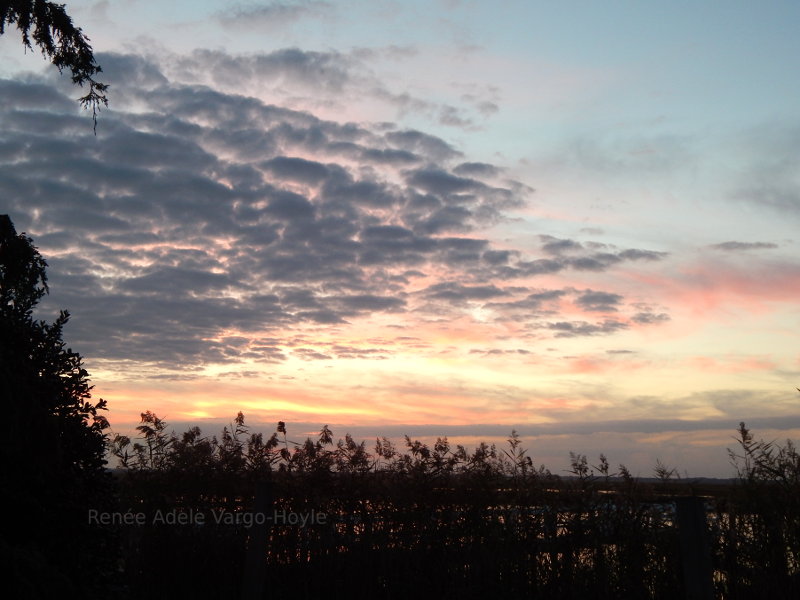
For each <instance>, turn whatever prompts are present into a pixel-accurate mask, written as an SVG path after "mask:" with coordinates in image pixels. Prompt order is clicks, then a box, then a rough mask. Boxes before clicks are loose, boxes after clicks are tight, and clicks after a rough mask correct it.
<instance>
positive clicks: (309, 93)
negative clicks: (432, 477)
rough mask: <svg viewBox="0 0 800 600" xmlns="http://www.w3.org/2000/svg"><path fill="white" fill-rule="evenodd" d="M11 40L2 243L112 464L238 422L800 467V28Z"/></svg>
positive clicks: (186, 8)
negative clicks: (85, 377)
mask: <svg viewBox="0 0 800 600" xmlns="http://www.w3.org/2000/svg"><path fill="white" fill-rule="evenodd" d="M66 9H67V11H68V13H69V14H70V15H71V16H72V17H73V19H74V21H75V23H76V24H77V25H79V26H80V27H82V28H83V30H84V31H85V32H86V33H87V35H88V36H89V37H90V39H91V42H92V45H93V48H94V50H95V55H96V58H97V61H98V63H99V64H100V65H101V67H102V69H103V73H102V76H103V77H102V81H103V82H105V83H108V84H109V85H110V89H109V93H108V99H109V107H108V108H107V109H104V110H103V111H102V112H101V114H100V116H99V122H98V126H97V133H96V135H95V134H94V133H93V130H92V119H91V114H90V113H87V112H85V111H83V110H82V109H81V108H80V107H79V105H78V103H77V102H76V98H77V97H78V96H80V95H82V94H81V91H80V90H79V89H77V88H74V87H73V86H72V85H71V83H70V80H69V77H68V76H67V75H66V74H65V75H62V76H59V73H58V71H57V70H56V69H55V68H54V67H52V66H50V65H49V64H48V63H47V62H46V61H45V60H43V58H42V57H41V55H39V54H38V53H36V52H31V51H28V52H25V51H24V49H23V47H22V44H21V43H20V37H19V35H18V32H17V31H16V30H15V29H14V28H13V27H12V28H9V29H7V31H6V33H5V34H4V35H3V36H0V213H7V214H9V215H10V216H11V218H12V220H13V222H14V223H15V225H16V227H17V230H18V231H24V232H26V233H27V234H28V235H30V236H31V237H32V238H33V239H34V242H35V244H36V245H37V247H38V248H39V250H40V252H41V253H42V254H43V255H44V257H45V258H46V260H47V261H48V264H49V270H48V276H49V283H50V290H51V292H50V295H49V296H48V297H47V298H46V300H45V301H43V303H42V304H41V306H40V310H39V316H40V317H41V318H47V319H51V318H53V316H54V315H55V314H57V311H58V310H59V309H61V308H65V309H68V310H69V311H70V313H71V315H72V318H71V321H70V323H69V324H68V325H67V327H66V329H65V332H64V336H65V339H66V341H67V342H68V344H69V345H70V346H71V347H72V348H73V349H74V350H76V351H78V352H80V353H81V354H82V355H83V357H84V359H85V366H86V368H87V369H88V370H89V372H90V374H91V377H92V383H93V384H94V386H95V388H94V390H93V393H94V396H95V397H96V398H97V397H103V398H105V399H106V400H107V401H108V403H109V406H110V410H109V414H108V417H109V419H110V421H111V424H112V427H113V429H114V431H117V432H122V433H127V432H130V431H131V430H132V429H133V428H134V427H135V425H136V424H137V423H138V421H139V414H140V413H141V412H143V411H145V410H151V411H154V412H156V413H157V414H159V415H161V416H164V417H165V418H166V419H167V421H168V422H169V423H170V424H171V425H172V426H174V427H175V429H176V430H178V431H181V430H183V429H184V428H185V426H188V425H189V424H191V425H194V424H198V425H200V426H201V427H202V428H203V430H204V431H205V432H207V433H216V432H218V431H219V429H220V428H221V426H222V425H223V424H225V423H229V422H230V421H231V420H232V419H233V417H234V416H235V415H236V413H237V412H238V411H242V412H243V413H244V414H245V417H246V419H247V421H248V422H249V423H250V424H251V425H253V427H254V428H256V429H263V430H264V431H268V432H271V431H273V430H274V426H275V423H276V422H277V421H278V420H283V421H286V422H287V428H288V430H289V433H290V437H294V438H295V439H302V438H304V437H305V436H306V435H312V436H313V435H314V433H315V432H318V431H319V430H320V429H321V427H322V426H323V425H325V424H328V425H330V426H331V428H332V429H333V431H334V434H335V435H336V436H337V437H343V436H344V434H345V433H346V432H350V433H352V434H353V435H354V436H355V437H356V438H364V439H367V440H370V439H374V437H375V436H376V435H382V436H383V435H386V436H388V437H395V438H399V437H400V436H402V435H404V434H408V435H410V436H412V437H414V438H419V439H423V440H433V439H435V438H436V437H437V436H445V435H446V436H448V438H449V439H450V440H451V441H453V442H457V443H464V444H467V445H470V444H474V443H476V442H477V441H479V440H486V441H487V442H497V443H498V444H499V445H502V443H503V440H504V439H505V438H506V437H507V436H508V434H509V433H510V432H511V430H512V429H516V431H518V432H519V433H520V435H521V436H522V439H523V444H524V446H525V447H526V448H527V449H528V451H529V454H530V455H531V456H532V457H533V460H534V462H535V463H536V464H537V465H539V464H544V465H545V466H546V467H548V468H550V469H551V470H552V471H553V472H555V473H563V471H564V469H566V468H567V465H568V460H569V452H570V451H574V452H578V453H584V454H587V455H588V456H589V458H590V462H592V461H593V460H594V459H595V457H597V456H598V454H599V453H601V452H602V453H604V454H605V455H606V456H608V458H609V461H610V462H611V463H612V464H619V463H624V464H625V465H627V467H628V468H629V469H630V470H631V471H632V472H633V473H634V474H639V475H642V476H649V475H651V474H652V471H653V468H654V466H655V464H656V461H657V460H660V461H661V462H662V463H664V464H666V465H667V466H669V467H675V468H676V469H677V470H678V472H679V473H680V474H681V475H682V476H685V477H698V476H714V477H728V476H732V475H733V474H734V470H733V467H732V465H731V463H730V460H729V458H728V455H727V452H726V448H733V447H735V441H734V440H733V436H734V435H735V429H736V427H737V425H738V423H739V422H740V421H745V422H746V423H747V424H748V426H750V427H751V428H752V429H753V430H754V433H755V434H756V437H763V438H764V439H766V440H768V441H769V440H773V439H775V440H778V441H781V440H785V439H787V438H793V439H797V438H798V435H799V434H800V393H798V391H797V389H796V388H797V386H798V385H800V346H798V341H800V340H799V339H798V337H799V336H798V316H800V309H799V306H798V302H797V298H798V296H799V295H800V253H799V252H798V248H799V244H800V240H798V235H797V229H798V226H800V175H799V174H800V102H798V99H800V78H798V77H796V73H797V72H798V67H800V38H798V36H797V35H796V29H797V24H798V23H799V22H800V5H798V4H797V3H796V2H761V3H752V2H736V1H731V2H725V3H719V2H699V3H683V2H677V3H670V4H667V3H663V2H623V1H620V2H611V3H609V2H577V1H570V2H561V3H552V2H531V1H526V2H511V1H509V2H483V1H473V2H469V1H463V2H460V1H456V0H450V1H447V0H441V1H438V2H436V1H435V2H414V1H406V2H388V1H380V0H378V1H373V2H348V1H342V2H323V1H313V0H310V1H299V2H297V1H290V0H286V1H283V2H250V3H242V4H237V3H231V2H221V1H218V2H212V1H197V0H195V1H192V2H186V1H183V0H174V1H172V2H169V3H164V2H155V1H151V0H130V1H122V0H119V1H110V0H104V1H100V2H88V1H87V2H80V1H75V2H68V3H67V4H66Z"/></svg>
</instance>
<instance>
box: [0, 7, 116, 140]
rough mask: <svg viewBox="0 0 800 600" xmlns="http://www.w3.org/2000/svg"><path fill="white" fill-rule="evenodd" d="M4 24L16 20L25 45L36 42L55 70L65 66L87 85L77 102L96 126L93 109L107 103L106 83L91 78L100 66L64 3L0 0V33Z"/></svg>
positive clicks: (74, 77)
mask: <svg viewBox="0 0 800 600" xmlns="http://www.w3.org/2000/svg"><path fill="white" fill-rule="evenodd" d="M7 24H8V25H13V24H16V26H17V29H18V30H19V31H20V33H21V34H22V43H23V44H24V45H25V47H26V48H29V49H31V50H33V44H36V46H38V48H39V49H40V50H41V52H42V54H43V55H44V56H45V57H46V58H47V59H48V60H50V62H52V63H53V64H54V65H55V66H56V67H57V68H58V70H59V72H63V71H64V69H69V71H70V73H71V74H72V82H73V83H75V84H77V85H79V86H81V87H83V86H84V85H86V86H88V93H87V94H86V95H85V96H83V97H81V98H79V102H80V103H81V105H82V106H83V107H84V108H91V109H92V119H93V121H94V126H95V129H96V128H97V112H98V111H99V110H100V107H101V105H102V106H108V99H107V98H106V90H107V89H108V86H107V85H106V84H104V83H100V82H99V81H97V80H96V79H95V75H97V74H98V73H100V72H101V71H102V69H101V68H100V66H99V65H98V64H97V63H96V62H95V58H94V52H93V51H92V47H91V46H90V45H89V38H88V37H86V34H84V33H83V30H81V28H80V27H76V26H75V25H74V24H73V23H72V18H71V17H70V16H69V15H68V14H67V12H66V11H65V10H64V5H63V4H55V3H53V2H47V1H46V0H0V34H3V33H5V29H6V25H7Z"/></svg>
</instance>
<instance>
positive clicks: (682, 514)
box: [675, 496, 714, 600]
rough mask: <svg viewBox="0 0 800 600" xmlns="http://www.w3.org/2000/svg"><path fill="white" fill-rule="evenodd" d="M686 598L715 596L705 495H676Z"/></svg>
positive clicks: (700, 599)
mask: <svg viewBox="0 0 800 600" xmlns="http://www.w3.org/2000/svg"><path fill="white" fill-rule="evenodd" d="M675 506H676V509H677V510H676V513H677V515H676V516H677V521H678V538H679V540H680V554H681V564H682V565H683V583H684V588H685V590H686V600H714V581H713V566H712V564H711V545H710V543H709V540H708V530H707V520H706V507H705V502H704V501H703V499H702V498H697V497H694V496H693V497H685V498H676V499H675Z"/></svg>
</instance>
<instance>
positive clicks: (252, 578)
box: [242, 480, 272, 600]
mask: <svg viewBox="0 0 800 600" xmlns="http://www.w3.org/2000/svg"><path fill="white" fill-rule="evenodd" d="M271 508H272V482H271V481H268V480H262V481H259V482H257V483H256V497H255V501H254V502H253V525H252V526H251V527H250V535H248V536H247V557H246V559H245V565H244V581H243V583H242V600H261V599H262V598H263V597H264V581H265V579H266V570H267V569H266V566H267V550H268V548H267V546H268V543H269V527H270V522H271V519H272V514H271V513H270V512H269V511H270V510H271Z"/></svg>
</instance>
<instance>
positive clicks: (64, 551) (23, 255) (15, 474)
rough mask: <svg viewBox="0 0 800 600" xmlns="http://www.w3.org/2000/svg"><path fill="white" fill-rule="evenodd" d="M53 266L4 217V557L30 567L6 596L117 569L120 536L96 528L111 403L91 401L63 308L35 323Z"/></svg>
mask: <svg viewBox="0 0 800 600" xmlns="http://www.w3.org/2000/svg"><path fill="white" fill-rule="evenodd" d="M46 266H47V263H46V262H45V260H44V259H43V258H42V256H41V255H40V254H39V252H38V251H37V249H36V248H35V247H34V245H33V242H32V240H31V239H30V238H29V237H27V236H26V235H24V234H19V235H18V234H17V233H16V230H15V229H14V225H13V224H12V222H11V219H10V218H9V217H8V216H7V215H0V398H1V399H2V406H3V410H4V414H3V416H4V424H5V427H4V431H3V440H2V443H0V464H1V465H2V469H0V473H1V474H0V485H1V486H2V489H3V495H4V496H5V498H6V506H7V508H6V514H5V518H4V519H2V524H0V557H2V558H6V559H11V557H14V562H15V563H16V564H18V565H22V566H21V567H20V568H18V569H17V570H16V578H14V577H12V578H5V579H4V584H5V585H8V586H10V587H11V589H12V591H13V592H14V593H12V594H11V595H10V596H9V595H5V597H23V596H24V597H38V596H41V597H47V596H49V595H50V594H51V592H52V591H53V590H54V589H58V590H70V589H72V590H75V591H83V590H86V589H87V586H91V585H95V584H99V583H100V580H101V579H102V577H100V575H101V573H107V574H109V575H110V574H111V573H112V571H113V569H112V568H111V567H110V566H109V565H107V564H106V567H108V568H106V569H99V567H101V566H102V565H103V564H104V563H107V562H108V561H110V560H112V557H113V556H114V551H113V540H112V539H111V537H110V532H109V531H108V530H102V529H101V528H98V527H94V528H92V527H89V526H88V522H87V514H88V510H89V509H90V508H98V509H100V510H102V509H105V508H106V507H107V503H108V502H109V501H110V499H111V485H112V482H111V477H110V475H109V474H108V473H107V472H106V470H105V459H104V454H105V448H106V434H105V432H104V430H105V429H106V428H107V427H108V421H107V420H106V418H105V417H103V416H102V414H101V411H102V410H104V409H105V408H106V402H105V401H104V400H99V401H97V402H96V403H92V402H91V401H90V399H91V394H90V390H91V386H90V385H89V381H88V374H87V372H86V370H85V369H84V368H83V365H82V359H81V356H80V355H79V354H78V353H77V352H73V351H72V350H71V349H70V348H68V347H66V345H65V343H64V341H63V340H62V332H63V327H64V325H65V324H66V323H67V320H68V319H69V314H68V313H67V312H65V311H61V313H60V315H59V316H58V318H57V319H56V320H55V321H54V322H53V323H47V322H45V321H41V320H35V319H34V317H33V311H34V308H35V307H36V305H37V303H38V302H39V300H41V298H42V297H43V296H44V295H45V294H46V293H47V292H48V287H47V276H46V272H45V268H46ZM4 555H5V556H4ZM19 557H23V558H22V559H21V560H17V559H18V558H19ZM93 561H94V562H95V564H94V565H93V569H92V570H93V573H92V575H93V577H92V578H91V579H89V578H87V577H86V572H85V569H86V567H87V565H88V564H90V563H91V562H93ZM4 562H6V563H8V562H9V561H8V560H6V561H4ZM37 590H38V592H37Z"/></svg>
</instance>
